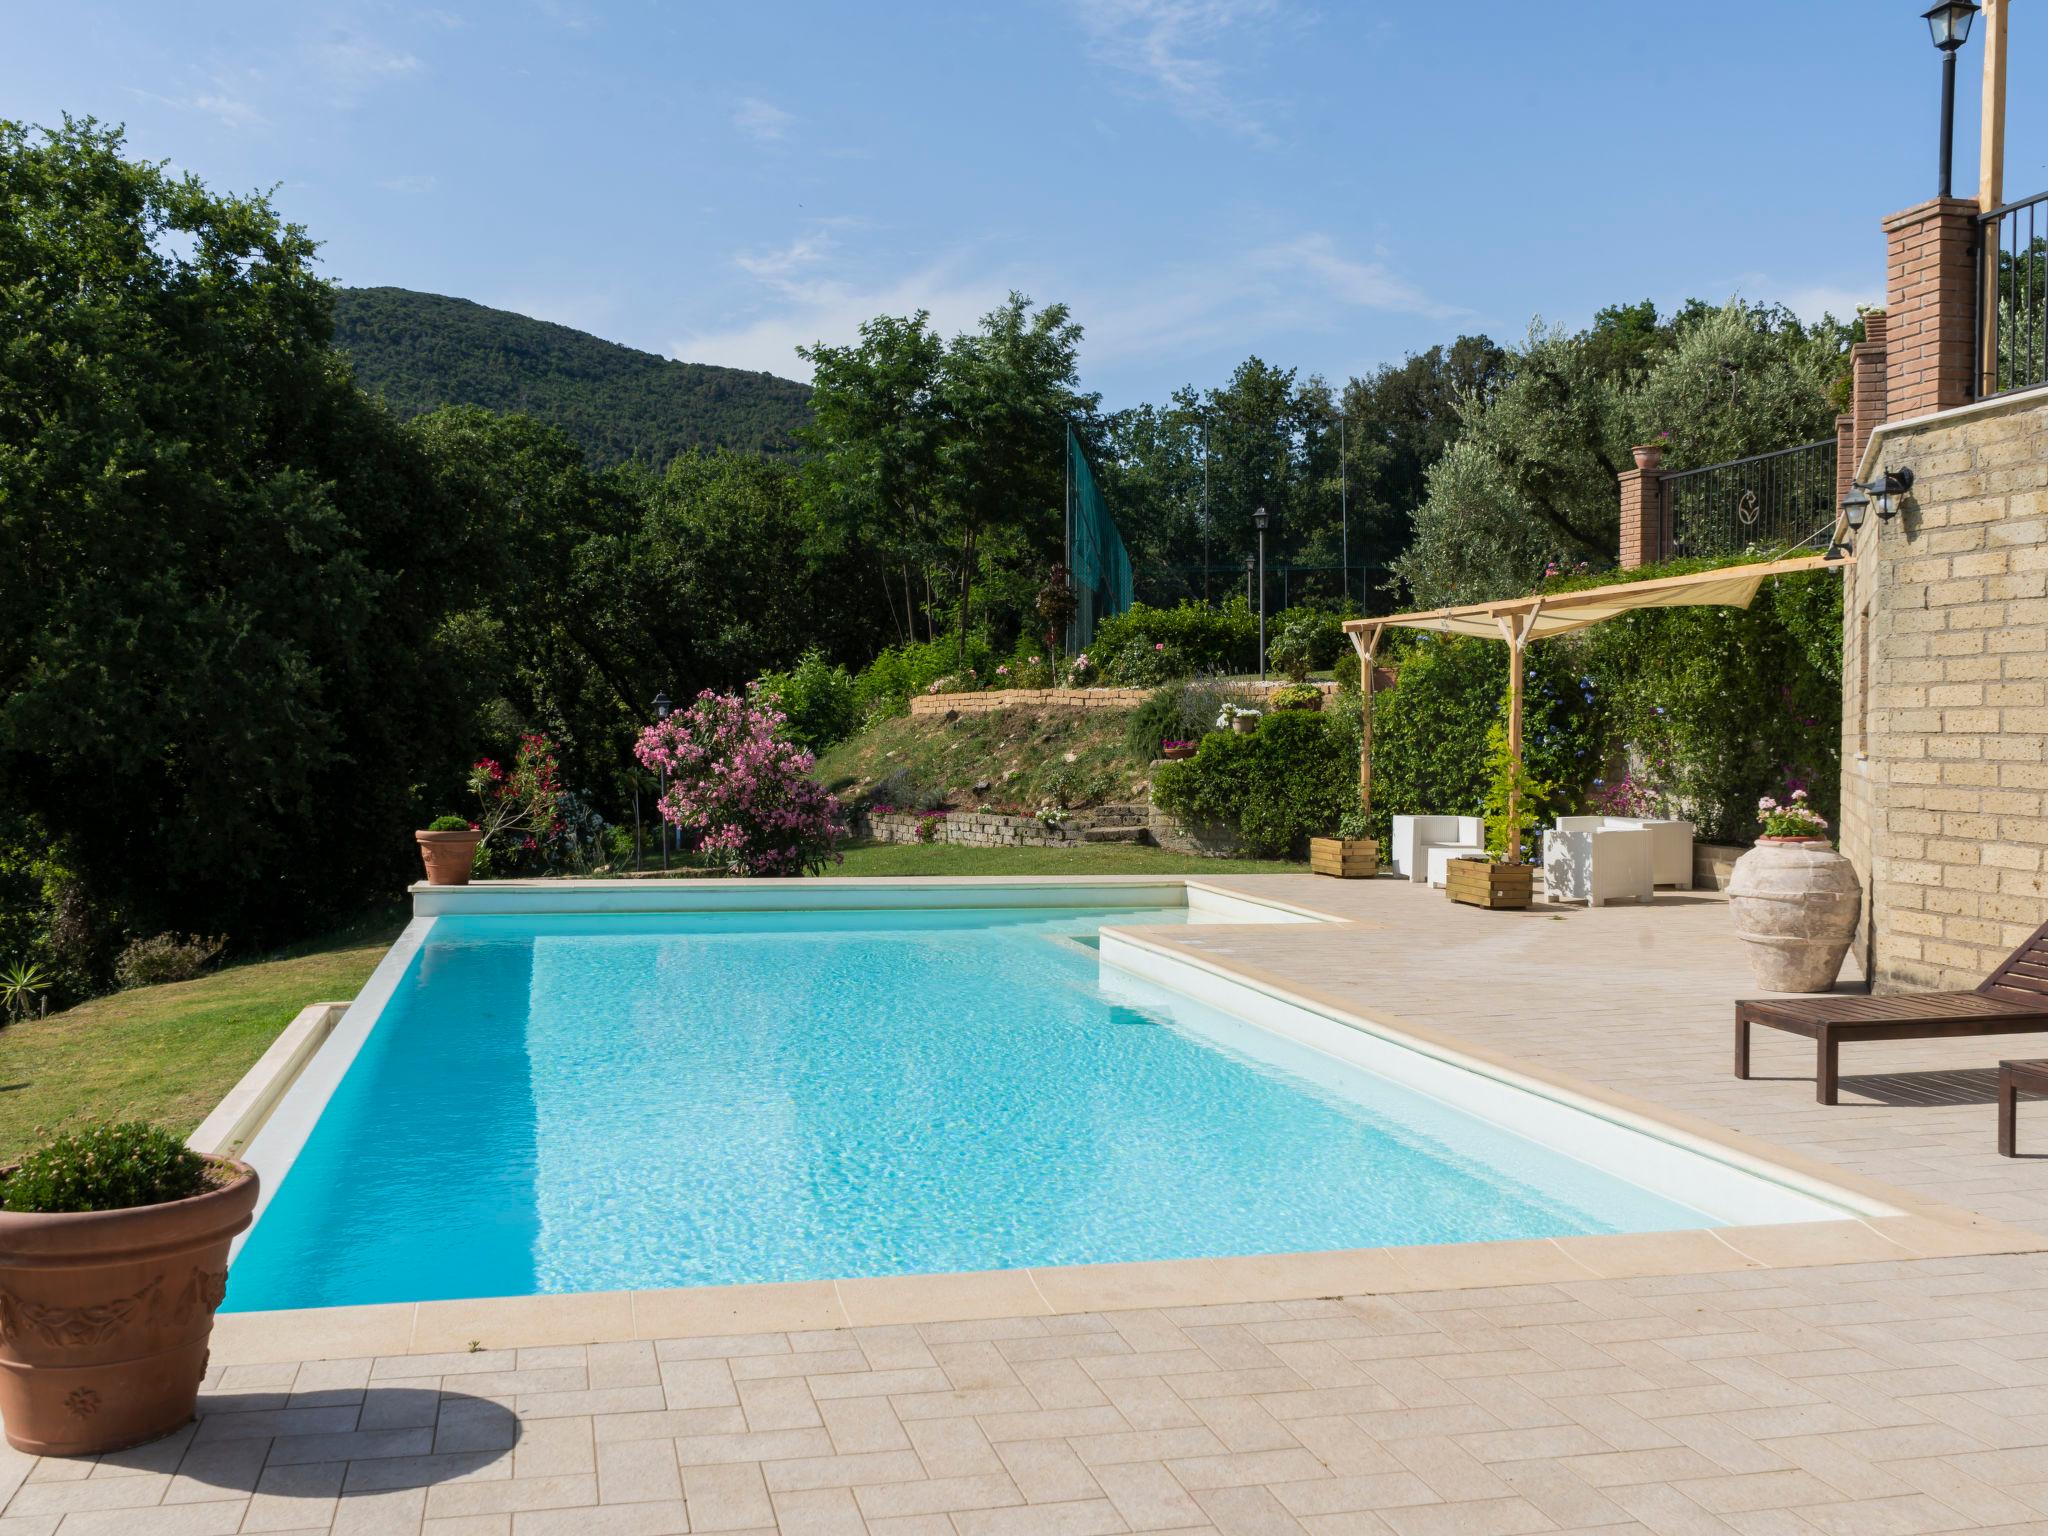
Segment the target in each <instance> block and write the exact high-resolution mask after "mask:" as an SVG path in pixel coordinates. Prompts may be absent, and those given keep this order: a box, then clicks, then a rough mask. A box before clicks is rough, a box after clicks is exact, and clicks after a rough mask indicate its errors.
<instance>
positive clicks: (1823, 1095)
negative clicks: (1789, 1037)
mask: <svg viewBox="0 0 2048 1536" xmlns="http://www.w3.org/2000/svg"><path fill="white" fill-rule="evenodd" d="M1752 1024H1768V1025H1769V1026H1770V1027H1771V1028H1773V1029H1782V1030H1787V1031H1789V1032H1791V1033H1792V1034H1795V1035H1805V1036H1807V1037H1808V1038H1809V1039H1811V1040H1812V1041H1814V1044H1815V1051H1814V1057H1815V1059H1814V1097H1815V1098H1816V1099H1818V1100H1820V1102H1821V1103H1823V1104H1834V1103H1838V1102H1839V1100H1838V1099H1837V1098H1836V1088H1837V1085H1838V1083H1839V1080H1840V1076H1841V1073H1840V1066H1841V1050H1842V1042H1843V1041H1844V1040H1933V1039H1946V1038H1949V1037H1951V1036H1960V1035H2023V1034H2034V1033H2042V1032H2048V924H2043V925H2042V926H2041V927H2039V928H2037V929H2035V930H2034V932H2033V935H2032V936H2031V937H2030V938H2028V940H2027V941H2026V943H2024V944H2022V945H2021V946H2020V947H2019V948H2018V949H2016V950H2014V951H2013V952H2012V953H2011V954H2010V955H2008V956H2007V957H2006V959H2005V961H2004V963H2003V964H2001V965H2000V966H1999V967H1998V969H1997V970H1995V971H1993V972H1992V973H1991V974H1990V975H1989V976H1987V977H1985V979H1984V981H1983V983H1982V984H1981V985H1980V986H1978V987H1977V989H1976V990H1975V991H1973V992H1922V993H1917V994H1910V995H1905V996H1899V997H1859V996H1855V995H1850V994H1838V993H1825V994H1823V995H1821V996H1818V997H1770V998H1755V999H1751V1000H1750V1001H1747V1002H1740V1003H1737V1004H1736V1005H1735V1075H1736V1076H1737V1077H1745V1078H1746V1077H1748V1076H1749V1027H1750V1025H1752Z"/></svg>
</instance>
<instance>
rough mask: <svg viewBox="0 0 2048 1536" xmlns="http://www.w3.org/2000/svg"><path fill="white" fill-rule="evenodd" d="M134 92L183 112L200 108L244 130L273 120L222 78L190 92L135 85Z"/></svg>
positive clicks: (224, 125)
mask: <svg viewBox="0 0 2048 1536" xmlns="http://www.w3.org/2000/svg"><path fill="white" fill-rule="evenodd" d="M129 89H130V93H131V94H133V95H135V96H139V97H141V98H142V99H143V100H145V101H156V102H161V103H162V104H163V105H165V106H167V107H174V108H176V109H177V110H178V111H180V112H197V113H200V114H202V115H203V116H206V117H210V118H212V119H213V120H214V121H216V122H217V123H219V124H220V125H221V126H222V127H223V128H230V129H233V130H234V131H236V132H238V133H239V132H241V131H242V130H243V129H246V128H261V127H263V126H264V125H265V124H266V123H268V122H269V121H270V120H269V119H268V118H267V117H265V116H264V115H263V113H262V112H261V111H259V110H258V109H257V107H256V105H255V104H254V103H253V102H250V101H248V100H245V99H244V98H243V97H241V96H239V95H236V94H234V93H233V92H232V91H230V90H228V89H227V88H226V87H225V86H223V85H222V84H221V83H220V82H218V81H216V82H215V83H214V84H213V86H212V87H210V88H208V89H203V90H195V91H193V92H192V93H191V94H190V95H185V96H166V95H164V94H162V93H161V92H159V91H145V90H142V89H139V88H137V87H133V86H131V87H130V88H129Z"/></svg>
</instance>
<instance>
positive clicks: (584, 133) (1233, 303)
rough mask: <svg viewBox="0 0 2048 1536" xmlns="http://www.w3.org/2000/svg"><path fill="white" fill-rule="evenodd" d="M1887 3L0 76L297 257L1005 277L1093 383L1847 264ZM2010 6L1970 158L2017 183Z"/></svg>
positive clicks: (1031, 4) (349, 46)
mask: <svg viewBox="0 0 2048 1536" xmlns="http://www.w3.org/2000/svg"><path fill="white" fill-rule="evenodd" d="M1921 8H1922V0H1906V3H1899V0H1789V3H1785V0H1781V3H1778V4H1757V3H1735V0H1726V3H1722V0H1715V3H1705V0H1693V3H1682V4H1681V3H1671V0H1628V3H1623V0H1584V3H1577V4H1574V3H1567V0H1536V3H1532V0H1438V3H1436V4H1432V5H1420V4H1416V3H1414V0H1406V3H1392V0H1348V3H1325V4H1323V5H1320V6H1312V5H1309V4H1306V3H1295V0H1012V3H1009V4H1001V5H985V6H984V5H968V4H931V5H913V4H907V3H905V4H886V5H883V4H855V3H844V4H819V3H805V4H780V3H774V0H757V3H734V0H720V3H717V4H678V3H671V4H662V3H656V0H638V3H626V0H609V3H598V0H499V3H496V4H492V5H488V6H487V5H482V4H464V3H461V0H448V3H446V4H443V5H439V6H435V7H431V8H425V9H422V8H417V7H413V6H406V5H396V4H373V3H361V4H351V3H341V4H325V5H278V4H276V3H275V0H269V3H241V0H220V3H208V4H198V3H186V4H165V3H161V0H155V3H120V4H116V3H96V0H66V3H64V4H62V5H44V6H35V7H29V6H16V7H11V8H10V14H9V19H8V23H7V28H8V32H9V34H10V36H9V42H8V46H7V47H6V49H5V50H4V51H0V112H4V113H5V114H6V115H8V116H14V117H21V118H26V119H28V120H30V121H34V122H50V121H55V120H56V119H57V117H58V116H59V114H61V113H62V112H65V111H70V112H72V113H74V114H86V113H90V114H93V115H96V116H98V117H100V118H103V119H108V120H114V121H124V122H126V123H127V124H128V126H129V131H130V135H131V145H132V148H133V149H134V151H135V152H136V153H138V154H142V155H147V156H150V157H160V158H166V159H169V160H171V161H173V162H175V163H176V164H177V165H179V166H181V167H184V168H187V169H190V170H192V171H195V172H197V173H198V174H199V175H201V176H202V177H203V178H204V179H205V180H207V181H208V182H209V183H211V184H213V185H215V186H218V187H222V188H228V189H235V190H248V189H254V188H268V187H273V186H274V187H275V188H276V196H277V200H278V202H279V204H280V205H281V207H282V208H283V209H284V210H285V212H286V213H287V215H288V216H290V217H292V218H294V219H297V220H299V221H300V222H302V223H304V224H306V225H307V226H309V227H310V229H311V230H312V232H313V233H314V235H315V236H316V237H318V238H319V239H320V240H322V241H323V242H324V247H323V251H322V257H323V260H324V262H325V266H326V270H327V272H328V273H329V275H330V276H332V277H334V278H335V279H336V280H338V281H340V282H343V283H351V284H372V283H391V284H398V285H402V286H405V287H411V288H421V289H427V290H430V291H434V292H439V293H450V294H459V295H461V296H464V297H467V298H472V299H476V300H478V301H480V302H482V303H486V304H493V305H498V306H502V307H504V308H508V309H515V310H520V311H523V312H525V313H528V314H533V315H538V316H541V317H543V318H546V319H551V320H559V321H561V322H563V323H565V324H569V325H575V326H579V327H582V328H584V329H586V330H590V331H594V332H596V333H598V334H599V335H602V336H607V337H611V338H613V339H615V340H618V341H623V342H627V343H630V344H632V345H635V346H640V347H645V348H647V349H649V350H652V351H658V352H664V353H670V354H672V355H675V356H678V357H684V358H689V359H693V360H698V361H705V362H716V363H727V364H732V365H736V366H743V367H752V368H765V369H769V370H772V371H774V372H778V373H783V374H787V375H790V376H794V377H802V376H804V368H803V365H802V364H801V362H800V361H799V360H798V359H797V358H796V356H795V354H794V351H793V348H794V347H795V345H796V344H798V343H799V342H805V341H811V340H815V339H821V338H822V339H825V340H828V341H844V340H848V339H850V338H851V337H852V335H853V332H854V328H855V327H856V326H857V325H858V323H859V321H860V320H861V319H863V318H865V317H866V316H868V315H871V314H874V313H877V312H882V311H888V312H898V313H901V312H907V311H909V310H912V309H916V308H920V307H921V308H927V309H930V310H931V311H932V312H933V314H934V316H935V318H936V319H937V320H938V322H939V323H940V324H941V325H942V326H943V327H944V328H946V329H947V330H954V329H959V328H962V327H964V326H966V325H968V324H970V323H971V322H972V321H973V319H974V317H975V316H976V315H977V314H978V313H980V312H981V311H983V310H985V309H986V308H988V307H989V306H990V305H991V304H992V303H993V302H994V301H996V300H998V299H999V298H1000V297H1001V296H1002V294H1003V293H1004V292H1005V291H1007V290H1008V289H1009V288H1012V287H1016V288H1021V289H1023V290H1024V291H1025V292H1027V293H1029V294H1030V295H1032V296H1033V297H1034V298H1036V299H1039V300H1041V301H1044V300H1051V299H1061V300H1065V301H1066V302H1067V303H1069V304H1071V305H1072V306H1073V308H1074V310H1075V313H1076V316H1077V318H1078V319H1080V320H1081V322H1082V323H1083V324H1084V325H1085V326H1086V328H1087V333H1088V335H1087V341H1086V342H1085V344H1084V347H1083V351H1082V364H1083V373H1084V382H1085V383H1086V384H1087V385H1088V386H1089V387H1091V388H1094V389H1098V390H1101V391H1102V392H1103V394H1104V396H1105V400H1106V403H1107V404H1108V405H1110V406H1118V405H1125V404H1131V403H1134V402H1136V401H1138V400H1144V399H1159V398H1163V396H1164V395H1165V394H1166V393H1167V391H1169V390H1170V389H1171V388H1173V387H1174V386H1175V385H1177V384H1180V383H1184V382H1195V383H1200V384H1209V383H1215V382H1220V381H1221V380H1222V378H1223V377H1224V376H1225V375H1226V374H1227V373H1228V371H1229V369H1230V368H1231V367H1232V366H1233V365H1234V364H1235V363H1236V362H1238V361H1239V360H1241V359H1242V358H1243V357H1244V356H1245V355H1246V354H1248V353H1252V352H1256V353H1258V354H1259V355H1261V356H1263V357H1265V358H1267V359H1268V360H1270V361H1273V362H1277V363H1280V364H1283V365H1286V366H1293V367H1298V368H1300V369H1302V370H1303V371H1304V372H1320V373H1322V374H1324V375H1326V376H1328V377H1330V378H1333V379H1336V378H1341V377H1343V376H1345V375H1346V374H1349V373H1355V372H1360V371H1363V370H1365V369H1368V368H1370V367H1371V366H1373V365H1375V364H1377V363H1380V362H1383V361H1390V360H1394V359H1398V358H1399V357H1400V356H1401V355H1402V354H1404V353H1405V352H1408V351H1411V350H1414V349H1417V348H1419V347H1424V346H1427V345H1429V344H1430V343H1431V342H1433V341H1437V340H1443V339H1448V338H1450V337H1451V336H1454V335H1455V334H1457V333H1458V332H1459V331H1461V330H1484V331H1487V332H1488V333H1490V334H1492V335H1494V336H1495V337H1497V338H1503V339H1506V338H1513V337H1517V336H1520V335H1521V334H1522V333H1523V332H1524V331H1525V330H1526V328H1527V327H1528V325H1529V323H1530V321H1531V319H1532V317H1535V316H1538V315H1541V316H1543V317H1544V318H1545V319H1548V320H1551V321H1556V322H1562V323H1568V324H1578V323H1583V322H1584V321H1585V320H1586V319H1588V318H1589V317H1590V316H1591V314H1592V312H1593V311H1594V310H1595V309H1596V308H1598V307H1599V306H1600V305H1601V304H1604V303H1608V302H1612V301H1618V300H1629V299H1636V298H1643V297H1649V298H1654V299H1656V300H1657V301H1658V302H1659V303H1660V304H1670V303H1672V302H1675V301H1677V300H1680V299H1683V298H1685V297H1687V296H1689V295H1695V294H1696V295H1701V296H1704V297H1708V298H1714V299H1720V298H1724V297H1726V296H1728V295H1729V294H1731V293H1736V292H1740V293H1742V294H1743V295H1745V296H1747V297H1751V298H1757V299H1771V300H1777V301H1782V302H1784V303H1787V304H1790V305H1791V306H1793V307H1794V308H1795V309H1798V310H1801V311H1802V312H1806V313H1809V314H1817V313H1818V312H1819V311H1820V310H1822V309H1826V308H1833V309H1834V310H1836V311H1837V312H1838V313H1839V312H1846V311H1848V310H1850V309H1853V307H1854V305H1855V304H1856V303H1857V302H1859V301H1864V302H1867V301H1871V300H1874V299H1877V298H1878V297H1880V290H1881V287H1882V282H1883V261H1882V254H1883V253H1882V246H1881V241H1880V237H1879V235H1878V232H1877V224H1878V220H1879V219H1880V218H1881V217H1882V216H1883V215H1884V214H1885V213H1887V212H1890V211H1892V210H1894V209H1897V208H1901V207H1905V206H1907V205H1909V204H1912V203H1915V202H1918V201H1920V200H1921V199H1922V198H1924V197H1927V196H1929V195H1931V194H1932V192H1933V190H1934V175H1935V166H1934V161H1935V131H1936V108H1937V101H1938V84H1939V71H1938V65H1937V57H1936V55H1935V53H1934V51H1933V49H1932V48H1931V47H1930V46H1929V44H1928V41H1927V34H1926V30H1925V27H1924V25H1923V24H1922V23H1921V21H1920V20H1919V18H1918V12H1919V10H1920V9H1921ZM2014 9H2015V10H2016V11H2017V13H2018V14H2017V15H2016V17H2015V19H2014V21H2013V23H2012V59H2013V63H2012V70H2011V80H2012V93H2011V95H2012V110H2011V116H2010V119H2009V134H2008V144H2009V147H2008V165H2007V179H2006V191H2007V195H2008V196H2014V195H2027V194H2031V193H2033V192H2037V191H2040V190H2043V189H2044V188H2048V90H2041V89H2039V88H2038V85H2039V82H2040V80H2041V79H2042V78H2043V76H2044V75H2048V19H2044V18H2042V17H2039V16H2036V15H2034V14H2032V12H2031V11H2030V9H2029V8H2028V7H2027V6H2024V5H2022V6H2018V7H2015V8H2014ZM1979 57H1980V50H1979V43H1978V42H1977V41H1973V42H1972V43H1971V44H1970V46H1969V48H1968V49H1967V50H1966V51H1965V53H1964V55H1963V60H1962V75H1961V89H1960V91H1959V96H1960V97H1961V109H1960V111H1959V114H1958V129H1957V139H1958V144H1959V153H1958V156H1957V183H1958V188H1959V190H1964V191H1967V192H1971V193H1974V190H1975V186H1976V116H1977V112H1976V108H1977V92H1978V78H1979V77H1978V64H1979ZM2029 82H2032V83H2033V85H2032V88H2030V86H2029Z"/></svg>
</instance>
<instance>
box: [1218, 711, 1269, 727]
mask: <svg viewBox="0 0 2048 1536" xmlns="http://www.w3.org/2000/svg"><path fill="white" fill-rule="evenodd" d="M1260 713H1261V712H1260V711H1259V710H1256V709H1253V708H1251V707H1250V706H1249V705H1245V704H1226V705H1224V706H1223V708H1222V709H1220V710H1218V711H1217V712H1216V729H1217V730H1219V731H1227V730H1230V729H1231V728H1232V727H1233V726H1235V725H1236V723H1237V722H1238V721H1240V720H1256V719H1258V718H1259V715H1260Z"/></svg>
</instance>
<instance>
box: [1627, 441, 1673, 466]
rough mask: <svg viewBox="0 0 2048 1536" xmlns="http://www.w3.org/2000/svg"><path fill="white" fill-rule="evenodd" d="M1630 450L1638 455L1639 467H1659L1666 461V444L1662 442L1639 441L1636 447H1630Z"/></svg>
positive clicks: (1637, 463) (1637, 462)
mask: <svg viewBox="0 0 2048 1536" xmlns="http://www.w3.org/2000/svg"><path fill="white" fill-rule="evenodd" d="M1629 452H1630V453H1632V454H1634V455H1635V457H1636V468H1637V469H1643V470H1649V469H1657V468H1660V467H1661V466H1662V465H1663V463H1664V445H1663V444H1662V443H1638V444H1636V446H1635V447H1633V448H1631V449H1629Z"/></svg>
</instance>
